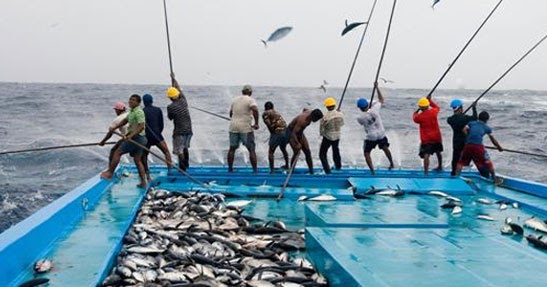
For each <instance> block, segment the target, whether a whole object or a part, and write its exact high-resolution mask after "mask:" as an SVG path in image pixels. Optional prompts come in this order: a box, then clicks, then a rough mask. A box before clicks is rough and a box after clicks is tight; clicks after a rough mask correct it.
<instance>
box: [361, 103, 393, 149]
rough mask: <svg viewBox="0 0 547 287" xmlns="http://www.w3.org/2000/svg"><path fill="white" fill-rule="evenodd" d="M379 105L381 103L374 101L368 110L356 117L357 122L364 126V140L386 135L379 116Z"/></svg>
mask: <svg viewBox="0 0 547 287" xmlns="http://www.w3.org/2000/svg"><path fill="white" fill-rule="evenodd" d="M381 107H382V104H381V103H380V102H376V103H374V104H373V105H372V107H371V108H370V110H368V111H367V112H365V113H362V115H361V116H360V117H358V118H357V122H359V124H361V125H363V127H364V128H365V133H366V136H365V139H366V140H370V141H377V140H381V139H383V138H384V137H385V136H386V131H385V130H384V125H383V124H382V118H381V117H380V108H381Z"/></svg>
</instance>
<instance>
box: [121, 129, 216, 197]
mask: <svg viewBox="0 0 547 287" xmlns="http://www.w3.org/2000/svg"><path fill="white" fill-rule="evenodd" d="M112 133H113V134H116V135H118V136H120V137H122V138H123V139H124V140H126V141H129V142H130V143H132V144H134V145H136V146H138V147H140V148H142V149H143V150H145V151H147V152H148V153H149V154H151V155H153V156H155V157H157V158H158V159H159V160H161V161H163V162H164V163H166V164H167V165H170V166H171V167H174V168H175V169H176V170H178V171H179V172H180V173H182V174H183V175H184V176H186V177H187V178H188V179H190V180H191V181H193V182H195V183H197V184H199V185H200V186H201V187H203V188H206V189H207V190H209V191H211V188H210V187H209V186H208V185H207V184H205V183H204V182H202V181H200V180H198V179H197V178H195V177H193V176H191V175H190V174H189V173H187V172H186V171H184V170H182V169H181V168H180V167H178V166H176V165H175V164H174V163H173V162H168V161H167V160H165V158H163V157H162V156H160V155H158V154H157V153H155V152H153V151H151V150H150V149H149V148H147V147H146V146H144V145H142V144H140V143H138V142H136V141H134V140H133V139H129V138H127V137H125V136H124V135H122V134H121V133H119V132H117V131H112Z"/></svg>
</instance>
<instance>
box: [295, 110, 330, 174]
mask: <svg viewBox="0 0 547 287" xmlns="http://www.w3.org/2000/svg"><path fill="white" fill-rule="evenodd" d="M322 118H323V113H322V112H321V110H320V109H315V110H313V111H310V110H306V109H305V110H304V111H302V113H300V114H299V115H298V116H296V118H294V119H293V120H292V122H291V123H290V124H289V126H288V127H287V135H288V136H289V144H290V145H291V148H292V150H293V156H292V159H291V169H292V168H293V166H295V165H296V161H297V160H298V155H299V154H300V150H302V151H303V152H304V155H305V156H306V163H307V164H308V170H309V172H310V174H313V160H312V157H311V151H310V145H309V144H308V140H307V139H306V135H304V130H305V129H306V127H308V126H309V125H310V124H311V123H312V122H314V123H315V122H317V121H318V120H320V119H322Z"/></svg>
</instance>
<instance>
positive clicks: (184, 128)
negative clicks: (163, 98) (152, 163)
mask: <svg viewBox="0 0 547 287" xmlns="http://www.w3.org/2000/svg"><path fill="white" fill-rule="evenodd" d="M167 97H168V98H169V99H170V100H171V104H169V105H168V106H167V118H169V119H170V120H172V121H173V126H174V128H173V154H174V155H176V156H178V159H179V168H180V169H181V170H184V171H185V170H186V169H187V168H188V167H189V166H190V153H189V152H188V149H189V148H190V141H191V140H192V135H193V133H192V119H191V118H190V110H189V109H188V102H187V100H186V96H185V95H184V93H183V92H182V90H181V88H180V85H179V83H178V82H177V80H176V79H175V74H174V73H171V87H170V88H169V89H167Z"/></svg>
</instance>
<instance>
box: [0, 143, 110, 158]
mask: <svg viewBox="0 0 547 287" xmlns="http://www.w3.org/2000/svg"><path fill="white" fill-rule="evenodd" d="M115 143H116V142H106V143H105V145H111V144H115ZM99 144H100V143H85V144H72V145H60V146H49V147H40V148H31V149H22V150H12V151H3V152H0V155H3V154H14V153H23V152H33V151H44V150H52V149H64V148H74V147H85V146H96V145H99Z"/></svg>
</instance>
